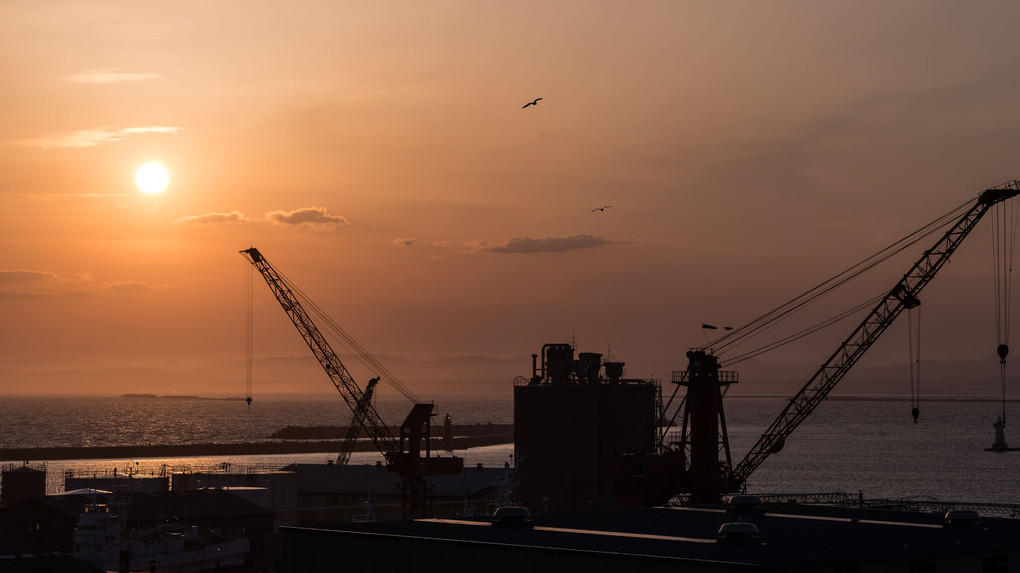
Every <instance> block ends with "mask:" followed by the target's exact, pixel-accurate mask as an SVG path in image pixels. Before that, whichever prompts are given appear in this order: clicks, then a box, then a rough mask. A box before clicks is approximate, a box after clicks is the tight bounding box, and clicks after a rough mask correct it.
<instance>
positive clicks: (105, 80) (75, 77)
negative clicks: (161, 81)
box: [64, 68, 163, 84]
mask: <svg viewBox="0 0 1020 573" xmlns="http://www.w3.org/2000/svg"><path fill="white" fill-rule="evenodd" d="M161 77H163V76H161V75H160V74H154V73H151V72H124V71H121V70H120V69H118V68H100V69H95V70H85V71H82V72H78V73H77V74H71V75H69V76H65V77H64V80H65V81H68V82H71V83H73V84H112V83H117V82H140V81H144V80H154V79H157V78H161Z"/></svg>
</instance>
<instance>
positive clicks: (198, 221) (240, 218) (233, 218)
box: [174, 210, 251, 225]
mask: <svg viewBox="0 0 1020 573" xmlns="http://www.w3.org/2000/svg"><path fill="white" fill-rule="evenodd" d="M249 221H251V219H249V218H248V217H245V216H244V213H242V212H240V211H236V210H235V211H231V212H229V213H206V214H205V215H187V216H185V217H181V218H180V219H177V220H176V221H174V223H182V224H185V225H206V224H214V223H247V222H249Z"/></svg>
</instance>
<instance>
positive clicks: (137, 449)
mask: <svg viewBox="0 0 1020 573" xmlns="http://www.w3.org/2000/svg"><path fill="white" fill-rule="evenodd" d="M298 433H300V432H298ZM304 435H305V436H315V437H321V433H320V432H314V431H313V432H306V433H304ZM337 436H339V434H337ZM441 442H442V441H441V440H439V439H437V438H433V444H434V445H433V448H434V449H436V450H442V449H443V444H442V443H441ZM511 442H513V426H512V425H500V424H478V425H463V426H455V427H454V433H453V438H452V441H451V445H452V447H453V449H456V450H462V449H467V448H477V447H482V446H492V445H497V444H507V443H511ZM339 444H340V440H339V437H337V438H336V439H288V440H281V441H272V442H265V441H260V442H248V443H201V444H144V445H119V446H57V447H35V448H2V449H0V461H23V460H33V461H44V460H79V459H94V460H99V459H120V458H178V457H195V456H239V455H271V454H301V453H314V452H333V451H336V449H337V447H338V446H339ZM354 450H355V451H359V452H368V451H374V450H375V447H374V446H373V445H372V442H371V441H370V440H364V439H363V440H359V441H358V443H357V444H355V447H354Z"/></svg>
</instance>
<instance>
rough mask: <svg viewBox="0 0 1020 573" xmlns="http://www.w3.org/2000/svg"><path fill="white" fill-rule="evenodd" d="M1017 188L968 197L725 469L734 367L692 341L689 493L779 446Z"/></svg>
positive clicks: (741, 474)
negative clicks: (726, 409) (726, 393)
mask: <svg viewBox="0 0 1020 573" xmlns="http://www.w3.org/2000/svg"><path fill="white" fill-rule="evenodd" d="M1018 194H1020V181H1016V180H1013V181H1009V182H1007V183H1004V184H1002V185H1000V186H997V187H993V188H990V189H987V190H985V191H984V192H982V193H981V194H980V195H979V196H978V198H977V201H976V202H975V203H974V205H973V206H972V207H971V208H970V209H969V210H968V211H967V212H966V213H965V214H964V215H963V216H962V217H961V218H960V219H959V220H958V221H957V222H956V224H955V225H953V227H951V228H950V229H949V230H948V231H946V233H945V234H944V235H943V236H942V237H941V238H940V239H939V240H938V242H936V243H935V245H934V246H932V247H931V248H930V249H928V250H927V251H925V252H924V254H923V255H922V256H921V258H920V259H919V260H918V261H917V262H916V263H914V265H913V266H912V267H911V268H910V270H908V271H907V273H906V274H904V275H903V278H902V279H900V280H899V281H898V282H897V283H896V284H895V285H894V286H893V288H892V289H891V290H890V291H889V292H888V293H887V294H886V295H885V296H884V297H882V298H881V300H880V302H878V304H877V306H875V307H874V309H873V310H872V311H871V312H870V313H869V314H868V315H867V317H865V318H864V320H863V321H862V322H861V323H860V324H859V325H858V326H857V328H856V329H854V331H853V332H852V333H851V334H850V336H848V337H847V338H846V339H845V341H844V342H843V343H842V344H841V345H840V346H839V348H837V349H836V351H835V352H833V353H832V355H831V356H830V357H829V358H828V360H826V361H825V363H824V364H822V366H821V367H820V368H819V369H818V370H817V371H816V372H815V374H814V375H813V376H812V377H811V378H810V379H809V380H808V382H807V383H806V384H804V386H803V387H802V388H801V389H800V391H799V392H797V394H796V395H794V397H793V398H791V399H790V400H789V402H788V403H787V405H786V407H785V408H784V409H783V411H782V412H781V413H780V414H779V416H778V417H777V418H776V419H775V421H773V422H772V425H771V426H769V428H768V429H767V430H766V431H765V432H764V433H763V434H762V435H761V437H760V438H759V439H758V441H757V442H756V443H755V445H754V446H753V447H752V448H751V450H750V451H749V452H748V453H747V455H746V456H745V457H744V458H743V460H741V461H740V463H738V464H737V466H736V467H735V468H733V469H732V470H729V468H728V465H729V464H721V463H720V460H719V451H720V450H723V449H724V450H725V452H726V457H727V459H728V458H729V444H728V443H725V442H726V439H725V421H723V420H722V417H721V415H722V393H723V391H722V388H723V387H725V386H727V385H728V384H729V383H731V382H735V381H736V378H735V375H734V373H732V372H722V371H720V370H719V367H720V364H719V361H718V359H717V357H716V356H714V355H713V354H712V353H711V351H709V350H708V349H704V348H702V349H694V350H692V351H690V352H688V353H687V356H688V358H689V360H690V364H689V366H688V369H687V370H686V371H684V372H682V373H681V374H682V376H680V377H679V380H677V382H678V383H682V384H684V385H687V386H688V394H687V399H686V410H685V415H684V418H685V423H684V440H685V441H686V440H688V435H689V442H687V443H686V444H684V445H685V446H689V448H690V451H691V455H690V457H689V460H688V461H689V465H688V467H686V468H684V469H683V470H682V473H681V478H680V479H679V480H678V483H679V484H680V485H681V487H682V488H683V489H684V490H687V491H689V492H690V493H691V499H692V501H710V500H712V499H713V498H717V497H718V496H719V494H720V493H724V492H730V491H737V490H738V489H739V488H740V486H742V485H743V484H744V483H745V481H746V480H747V478H748V476H750V475H751V473H752V472H753V471H754V470H755V469H757V468H758V467H759V466H760V465H761V464H762V463H763V462H764V461H765V460H766V459H767V458H768V456H769V455H770V454H773V453H775V452H778V451H779V450H781V449H782V448H783V445H784V444H785V442H786V439H787V438H788V437H789V436H790V434H791V433H793V431H794V430H795V429H796V428H797V426H799V425H800V423H801V422H803V421H804V420H805V419H806V418H807V417H808V416H809V415H810V414H811V412H812V411H813V410H814V409H815V407H816V406H818V404H820V403H821V402H822V401H823V400H824V399H825V398H826V396H828V394H829V392H830V391H832V389H833V388H834V387H835V386H836V385H837V384H838V383H839V382H840V380H842V379H843V377H844V376H846V374H847V373H848V372H849V371H850V369H851V368H853V366H854V365H855V364H857V362H858V360H860V358H861V357H862V356H863V355H864V353H865V352H867V350H868V349H869V348H871V346H872V345H873V344H874V343H875V342H876V341H877V340H878V338H879V337H880V336H881V335H882V333H884V332H885V331H886V329H887V328H889V326H890V325H891V324H892V323H893V321H894V320H896V317H898V316H899V315H900V313H901V312H903V310H905V309H909V308H914V307H917V306H918V305H920V304H921V301H920V299H919V298H918V295H919V294H920V293H921V290H922V289H923V288H924V287H925V286H926V285H927V284H928V283H929V282H930V281H931V280H932V279H933V278H935V274H936V273H938V271H939V269H941V268H942V266H943V265H944V264H945V263H946V262H948V261H949V258H950V256H952V254H953V252H955V251H956V249H957V247H959V246H960V243H962V242H963V240H964V239H965V238H966V237H967V235H968V234H969V233H970V232H971V231H972V230H973V229H974V227H975V225H977V223H978V221H980V220H981V217H982V216H983V215H984V214H985V213H986V212H987V211H988V210H989V209H990V208H991V207H992V206H994V205H996V204H998V203H1001V202H1003V201H1005V200H1007V199H1010V198H1012V197H1015V196H1016V195H1018ZM688 420H689V428H690V432H689V433H688V431H687V429H688ZM719 424H721V427H722V428H723V432H722V434H721V435H722V437H723V442H724V443H723V444H722V446H724V447H720V443H719V437H720V432H719V430H718V427H719V426H718V425H719ZM685 463H688V462H685Z"/></svg>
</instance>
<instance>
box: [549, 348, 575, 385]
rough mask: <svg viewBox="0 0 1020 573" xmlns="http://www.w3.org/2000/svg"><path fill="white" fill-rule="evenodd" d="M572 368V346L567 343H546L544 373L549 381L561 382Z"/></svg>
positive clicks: (568, 377)
mask: <svg viewBox="0 0 1020 573" xmlns="http://www.w3.org/2000/svg"><path fill="white" fill-rule="evenodd" d="M573 369H574V348H573V347H572V346H570V345H569V344H548V345H546V352H545V373H546V376H548V377H549V381H550V382H553V383H557V384H563V383H565V382H567V381H568V380H569V379H570V374H571V371H572V370H573Z"/></svg>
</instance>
